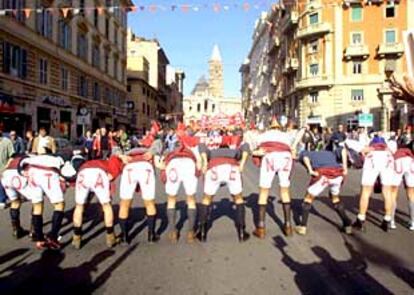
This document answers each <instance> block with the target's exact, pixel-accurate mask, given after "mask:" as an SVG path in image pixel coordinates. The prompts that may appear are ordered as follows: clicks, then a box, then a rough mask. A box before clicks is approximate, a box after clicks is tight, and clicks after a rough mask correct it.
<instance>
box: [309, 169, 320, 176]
mask: <svg viewBox="0 0 414 295" xmlns="http://www.w3.org/2000/svg"><path fill="white" fill-rule="evenodd" d="M309 174H310V175H312V176H315V177H318V176H319V173H318V172H317V171H315V170H311V171H309Z"/></svg>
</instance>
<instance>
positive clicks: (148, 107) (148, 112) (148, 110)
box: [147, 104, 151, 116]
mask: <svg viewBox="0 0 414 295" xmlns="http://www.w3.org/2000/svg"><path fill="white" fill-rule="evenodd" d="M150 113H151V107H150V105H149V104H147V116H149V115H150Z"/></svg>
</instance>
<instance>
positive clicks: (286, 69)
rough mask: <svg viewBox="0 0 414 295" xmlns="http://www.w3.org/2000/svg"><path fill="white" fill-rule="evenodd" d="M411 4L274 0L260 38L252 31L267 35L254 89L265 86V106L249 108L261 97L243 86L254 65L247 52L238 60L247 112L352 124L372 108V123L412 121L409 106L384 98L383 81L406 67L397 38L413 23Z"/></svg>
mask: <svg viewBox="0 0 414 295" xmlns="http://www.w3.org/2000/svg"><path fill="white" fill-rule="evenodd" d="M413 9H414V1H412V0H406V1H381V0H370V1H362V0H361V1H360V0H345V1H339V0H338V1H325V0H298V1H289V2H286V3H285V4H284V5H283V3H281V4H280V5H274V6H273V9H272V11H271V12H269V13H268V14H267V15H266V18H265V19H264V20H263V22H266V23H267V24H270V25H268V28H267V30H266V33H265V34H264V35H265V36H266V37H260V35H257V36H258V37H257V38H259V39H263V40H267V41H268V49H267V50H266V52H267V55H268V60H267V62H266V61H264V63H266V64H267V65H268V67H269V68H270V70H269V71H268V74H267V75H265V77H267V79H268V81H270V83H269V84H268V86H267V88H266V86H265V88H266V90H262V91H265V92H267V93H269V99H270V108H263V107H262V108H256V109H253V107H252V106H254V105H257V104H258V105H263V101H260V98H256V97H255V96H254V91H252V90H250V89H249V84H251V85H250V87H251V88H252V89H254V87H256V86H255V80H254V79H255V77H254V75H253V77H252V71H253V67H256V68H257V67H258V66H257V65H253V63H252V61H251V59H252V58H251V56H249V61H250V63H248V62H245V64H244V65H243V66H242V67H241V72H242V81H243V82H242V83H243V85H242V90H243V99H244V100H245V101H248V102H249V103H246V107H247V110H248V112H249V113H250V114H251V115H252V116H253V117H255V116H256V117H255V118H257V116H258V114H260V111H263V109H267V110H269V111H270V113H272V114H286V115H287V116H288V117H290V118H293V119H295V120H296V121H297V122H298V123H299V124H301V125H303V124H306V123H309V124H313V125H319V126H327V125H336V124H338V123H343V124H346V125H347V126H348V127H349V128H354V127H356V126H357V125H358V114H360V113H371V114H373V115H374V122H373V128H375V129H383V130H389V129H390V128H393V129H395V128H398V127H400V126H401V125H402V124H404V123H410V122H411V123H413V122H412V121H413V115H412V114H411V111H410V109H409V108H408V107H407V106H406V105H404V104H403V103H399V102H396V101H395V100H393V99H392V93H391V91H390V89H389V87H388V86H389V85H388V82H387V79H388V77H389V76H390V75H391V74H392V73H393V72H397V73H402V72H405V71H406V61H405V58H404V46H403V39H402V38H403V32H404V31H405V30H407V28H412V27H413V20H412V17H411V19H410V17H409V16H410V12H409V11H413ZM256 31H257V30H256ZM263 40H262V41H261V42H264V41H263ZM259 41H260V40H256V41H254V42H256V43H258V42H259ZM254 44H255V43H254ZM253 48H254V45H253ZM252 52H254V50H252ZM252 52H251V53H252ZM251 55H252V54H251ZM249 90H250V92H249Z"/></svg>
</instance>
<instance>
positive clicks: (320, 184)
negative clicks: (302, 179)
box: [308, 176, 344, 197]
mask: <svg viewBox="0 0 414 295" xmlns="http://www.w3.org/2000/svg"><path fill="white" fill-rule="evenodd" d="M343 180H344V177H343V176H338V177H335V178H328V177H325V176H322V177H321V178H320V179H319V180H318V181H316V182H315V183H313V184H312V185H310V186H309V188H308V193H309V194H310V195H312V196H314V197H317V196H319V195H320V194H321V193H322V192H323V191H324V190H325V189H326V188H328V187H329V191H330V193H331V195H333V196H338V195H339V193H340V192H341V186H342V181H343Z"/></svg>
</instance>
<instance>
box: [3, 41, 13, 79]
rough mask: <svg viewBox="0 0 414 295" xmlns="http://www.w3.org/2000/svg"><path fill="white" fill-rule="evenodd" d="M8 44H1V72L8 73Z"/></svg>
mask: <svg viewBox="0 0 414 295" xmlns="http://www.w3.org/2000/svg"><path fill="white" fill-rule="evenodd" d="M10 62H11V60H10V44H9V43H7V42H3V72H4V73H6V74H9V73H10Z"/></svg>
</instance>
